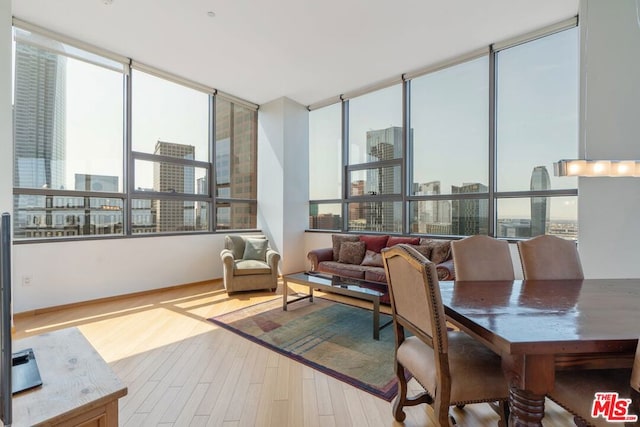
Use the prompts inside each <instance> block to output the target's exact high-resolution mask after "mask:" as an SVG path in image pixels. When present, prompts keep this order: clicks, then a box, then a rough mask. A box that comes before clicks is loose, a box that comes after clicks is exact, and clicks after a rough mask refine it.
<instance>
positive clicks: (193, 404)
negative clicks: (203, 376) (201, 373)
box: [175, 381, 208, 426]
mask: <svg viewBox="0 0 640 427" xmlns="http://www.w3.org/2000/svg"><path fill="white" fill-rule="evenodd" d="M207 388H208V384H202V383H197V381H196V384H195V388H194V389H193V392H192V393H191V394H190V395H189V397H188V398H187V399H186V403H185V405H184V406H183V407H182V410H181V411H180V413H179V414H178V416H177V417H176V420H175V425H176V426H187V425H190V424H191V421H192V420H193V419H194V418H196V410H197V409H198V406H200V402H201V401H202V399H203V398H204V395H205V394H206V392H207ZM183 392H184V390H183ZM206 418H207V419H208V417H206ZM205 424H206V421H205Z"/></svg>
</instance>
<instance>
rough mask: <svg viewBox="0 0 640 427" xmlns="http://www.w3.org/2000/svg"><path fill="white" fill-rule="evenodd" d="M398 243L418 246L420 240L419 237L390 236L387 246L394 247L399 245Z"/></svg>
mask: <svg viewBox="0 0 640 427" xmlns="http://www.w3.org/2000/svg"><path fill="white" fill-rule="evenodd" d="M400 243H406V244H407V245H419V244H420V238H419V237H397V236H390V237H389V240H387V246H388V247H391V246H394V245H399V244H400Z"/></svg>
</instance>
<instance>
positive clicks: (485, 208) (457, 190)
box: [451, 183, 489, 236]
mask: <svg viewBox="0 0 640 427" xmlns="http://www.w3.org/2000/svg"><path fill="white" fill-rule="evenodd" d="M487 190H488V187H487V186H486V185H484V184H480V183H465V184H462V185H461V186H456V185H452V186H451V194H463V193H464V194H466V193H486V192H487ZM488 215H489V201H488V200H486V199H462V200H454V201H453V203H452V206H451V233H452V234H455V235H459V236H472V235H474V234H488V233H489V228H488V227H489V218H488Z"/></svg>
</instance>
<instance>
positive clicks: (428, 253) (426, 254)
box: [409, 239, 431, 261]
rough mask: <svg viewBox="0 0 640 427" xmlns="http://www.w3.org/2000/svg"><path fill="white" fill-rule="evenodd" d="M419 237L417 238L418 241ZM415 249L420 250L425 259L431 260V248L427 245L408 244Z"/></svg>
mask: <svg viewBox="0 0 640 427" xmlns="http://www.w3.org/2000/svg"><path fill="white" fill-rule="evenodd" d="M419 240H420V239H418V241H419ZM409 246H411V247H412V248H413V249H415V250H416V251H418V252H420V253H421V254H422V255H424V257H425V258H426V259H428V260H429V261H431V248H430V247H429V246H427V245H409Z"/></svg>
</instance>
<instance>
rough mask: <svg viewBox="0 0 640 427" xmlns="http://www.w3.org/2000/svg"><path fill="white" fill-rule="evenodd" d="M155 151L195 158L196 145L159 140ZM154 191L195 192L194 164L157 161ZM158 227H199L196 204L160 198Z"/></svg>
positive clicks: (165, 229)
mask: <svg viewBox="0 0 640 427" xmlns="http://www.w3.org/2000/svg"><path fill="white" fill-rule="evenodd" d="M154 154H157V155H161V156H168V157H177V158H182V159H189V160H193V159H194V158H195V147H194V146H193V145H184V144H175V143H173V142H165V141H158V142H157V143H156V148H155V151H154ZM153 190H154V191H159V192H163V193H185V194H193V193H194V190H195V171H194V167H193V166H185V165H180V164H174V163H168V162H155V163H154V167H153ZM155 208H156V209H155V212H156V226H157V230H156V231H159V232H162V231H181V230H193V229H194V228H195V203H194V202H190V201H183V200H156V206H155Z"/></svg>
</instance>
